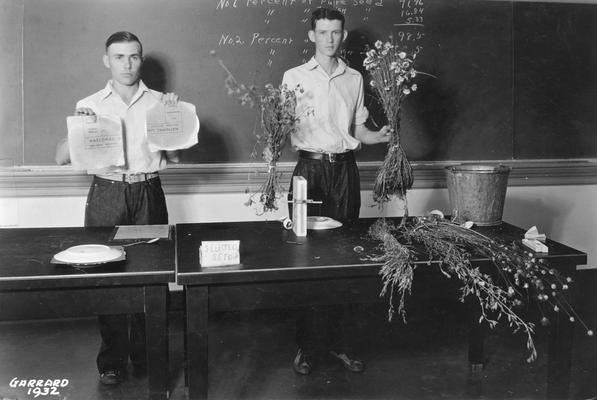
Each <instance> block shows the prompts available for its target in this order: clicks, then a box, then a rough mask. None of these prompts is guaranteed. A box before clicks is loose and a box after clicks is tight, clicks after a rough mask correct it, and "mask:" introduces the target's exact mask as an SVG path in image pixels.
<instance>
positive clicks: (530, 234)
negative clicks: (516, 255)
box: [524, 226, 546, 242]
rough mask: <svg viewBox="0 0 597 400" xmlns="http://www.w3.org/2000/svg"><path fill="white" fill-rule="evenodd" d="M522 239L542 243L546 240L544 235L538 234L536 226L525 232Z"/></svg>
mask: <svg viewBox="0 0 597 400" xmlns="http://www.w3.org/2000/svg"><path fill="white" fill-rule="evenodd" d="M524 238H525V239H531V240H539V241H542V242H545V239H546V237H545V234H544V233H539V230H538V229H537V227H536V226H532V227H531V228H530V229H529V230H528V231H526V233H525V234H524Z"/></svg>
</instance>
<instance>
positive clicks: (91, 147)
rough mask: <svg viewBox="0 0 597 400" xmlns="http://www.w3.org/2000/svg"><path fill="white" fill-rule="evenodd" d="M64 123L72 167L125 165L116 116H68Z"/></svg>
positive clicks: (119, 128)
mask: <svg viewBox="0 0 597 400" xmlns="http://www.w3.org/2000/svg"><path fill="white" fill-rule="evenodd" d="M66 125H67V128H68V147H69V152H70V158H71V163H72V165H73V168H75V169H81V170H101V169H105V168H109V167H117V166H123V165H124V163H125V161H124V144H123V138H122V122H121V121H120V118H119V117H118V116H114V115H77V116H70V117H67V118H66Z"/></svg>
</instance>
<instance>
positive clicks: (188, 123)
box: [146, 101, 199, 151]
mask: <svg viewBox="0 0 597 400" xmlns="http://www.w3.org/2000/svg"><path fill="white" fill-rule="evenodd" d="M146 131H147V141H148V142H149V149H150V150H151V151H158V150H182V149H188V148H189V147H191V146H194V145H195V144H197V141H198V139H197V133H198V132H199V118H198V117H197V113H196V111H195V106H194V105H192V104H190V103H185V102H183V101H179V102H178V103H177V104H176V105H165V104H162V103H157V104H156V105H155V106H153V107H152V108H150V109H149V110H147V116H146Z"/></svg>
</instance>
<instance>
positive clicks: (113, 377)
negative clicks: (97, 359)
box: [100, 370, 123, 386]
mask: <svg viewBox="0 0 597 400" xmlns="http://www.w3.org/2000/svg"><path fill="white" fill-rule="evenodd" d="M122 380H123V376H122V373H121V372H120V371H116V370H109V371H105V372H102V373H101V374H100V382H101V383H102V384H103V385H107V386H114V385H118V384H119V383H121V382H122Z"/></svg>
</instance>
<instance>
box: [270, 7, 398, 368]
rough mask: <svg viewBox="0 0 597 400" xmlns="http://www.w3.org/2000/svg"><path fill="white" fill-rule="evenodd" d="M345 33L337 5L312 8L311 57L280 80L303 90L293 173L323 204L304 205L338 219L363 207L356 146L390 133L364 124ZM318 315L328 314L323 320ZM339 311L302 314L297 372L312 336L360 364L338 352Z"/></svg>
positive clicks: (349, 364) (308, 357)
mask: <svg viewBox="0 0 597 400" xmlns="http://www.w3.org/2000/svg"><path fill="white" fill-rule="evenodd" d="M347 34H348V32H347V31H346V30H345V29H344V15H343V14H342V13H341V12H340V11H338V10H336V9H333V8H327V7H322V8H318V9H316V10H315V11H314V12H313V13H312V15H311V30H310V31H309V33H308V35H309V39H310V40H311V42H313V43H314V44H315V55H314V56H313V58H311V60H309V61H308V62H307V63H305V64H303V65H300V66H298V67H295V68H292V69H290V70H288V71H286V72H285V73H284V78H283V83H284V84H286V85H287V87H289V88H293V87H296V86H297V85H300V87H301V88H302V91H301V92H300V93H297V106H296V115H297V116H299V122H298V125H297V131H296V132H295V133H293V135H292V136H291V144H292V148H293V150H295V151H297V152H298V156H299V159H298V163H297V165H296V167H295V169H294V172H293V176H302V177H304V178H305V179H306V180H307V193H308V196H309V198H310V199H313V200H320V201H322V204H321V206H320V205H311V204H310V205H308V211H307V213H308V214H309V215H322V216H326V217H330V218H333V219H336V220H339V221H343V222H350V221H354V220H356V219H358V217H359V210H360V206H361V197H360V196H361V190H360V181H359V171H358V167H357V164H356V161H355V157H354V151H355V150H358V149H359V148H360V146H361V144H363V143H364V144H375V143H384V142H388V141H389V134H390V128H389V127H387V126H384V127H383V128H381V129H380V130H379V131H371V130H369V129H368V128H367V127H366V126H365V121H366V120H367V117H368V116H369V112H368V111H367V109H366V108H365V106H364V93H363V78H362V76H361V74H360V73H359V72H358V71H356V70H354V69H352V68H350V67H348V66H347V65H346V63H345V62H344V61H343V60H341V59H340V58H339V57H338V51H339V49H340V46H341V44H342V42H343V41H344V40H345V39H346V36H347ZM265 157H266V158H267V154H266V155H265ZM291 190H292V189H291ZM291 196H292V194H290V195H289V198H291ZM322 314H328V315H327V317H323V318H321V316H322ZM342 314H343V309H342V307H317V308H309V309H307V310H304V312H301V313H300V315H299V318H298V319H297V332H296V339H297V345H298V347H299V349H298V353H297V355H296V357H295V359H294V363H293V367H294V370H295V371H296V372H297V373H299V374H302V375H307V374H309V373H310V372H311V369H312V365H313V364H312V363H313V354H312V353H313V352H314V351H315V347H316V345H317V344H319V343H317V342H324V343H323V345H324V346H327V349H328V350H330V351H329V354H331V355H332V356H333V357H335V358H336V359H338V360H340V361H341V362H342V364H343V365H344V366H345V367H346V368H347V369H348V370H350V371H353V372H361V371H362V370H363V368H364V364H363V362H362V361H359V360H356V359H353V358H351V357H350V356H348V354H347V352H346V351H345V350H344V348H345V344H344V343H343V341H344V339H343V336H344V332H343V331H342V329H341V327H340V321H341V317H342ZM318 320H323V321H324V323H323V325H324V326H323V329H320V327H318V326H317V325H318V323H317V321H318ZM325 321H327V322H325ZM316 332H317V333H316Z"/></svg>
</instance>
